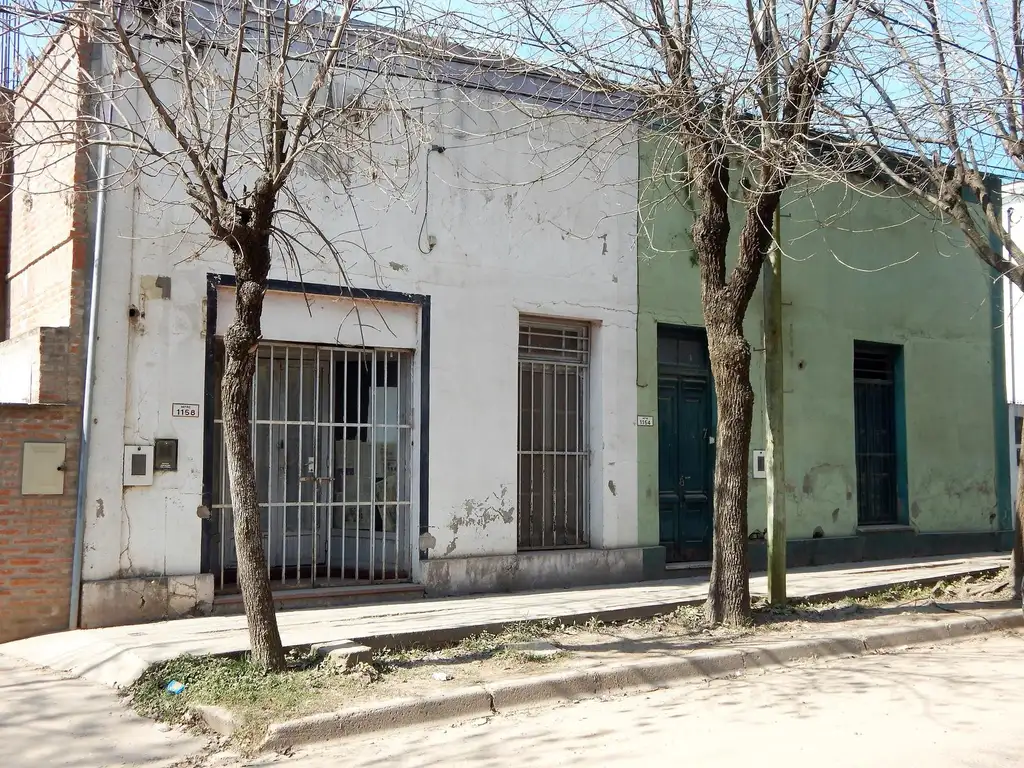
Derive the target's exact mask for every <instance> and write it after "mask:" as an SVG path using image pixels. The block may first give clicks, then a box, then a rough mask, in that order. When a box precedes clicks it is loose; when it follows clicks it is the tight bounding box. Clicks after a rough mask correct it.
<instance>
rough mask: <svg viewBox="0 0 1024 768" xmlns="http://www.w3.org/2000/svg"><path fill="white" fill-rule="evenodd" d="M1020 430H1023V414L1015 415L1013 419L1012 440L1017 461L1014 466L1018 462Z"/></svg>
mask: <svg viewBox="0 0 1024 768" xmlns="http://www.w3.org/2000/svg"><path fill="white" fill-rule="evenodd" d="M1021 432H1024V416H1015V417H1014V419H1013V442H1014V445H1015V446H1016V449H1017V455H1016V461H1017V463H1016V464H1014V466H1017V465H1018V464H1020V446H1021V439H1020V436H1021Z"/></svg>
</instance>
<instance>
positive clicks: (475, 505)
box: [444, 485, 516, 557]
mask: <svg viewBox="0 0 1024 768" xmlns="http://www.w3.org/2000/svg"><path fill="white" fill-rule="evenodd" d="M515 519H516V508H515V505H514V504H513V503H512V500H511V499H510V498H509V492H508V486H507V485H502V486H501V490H500V491H498V492H497V493H492V494H491V495H490V496H488V497H487V498H486V499H484V500H482V501H481V500H478V499H466V500H465V501H464V502H463V503H462V509H461V514H460V511H458V510H457V511H455V512H453V514H452V519H451V521H450V522H449V523H448V530H449V531H451V532H452V540H451V541H450V542H449V543H448V546H447V547H445V550H444V554H445V557H447V556H449V555H451V554H452V553H453V552H454V551H455V548H456V547H457V546H458V540H459V531H460V530H461V529H462V528H480V529H485V528H487V526H488V525H490V524H491V523H494V522H496V521H499V520H500V521H501V522H502V523H503V524H505V525H512V523H513V522H515Z"/></svg>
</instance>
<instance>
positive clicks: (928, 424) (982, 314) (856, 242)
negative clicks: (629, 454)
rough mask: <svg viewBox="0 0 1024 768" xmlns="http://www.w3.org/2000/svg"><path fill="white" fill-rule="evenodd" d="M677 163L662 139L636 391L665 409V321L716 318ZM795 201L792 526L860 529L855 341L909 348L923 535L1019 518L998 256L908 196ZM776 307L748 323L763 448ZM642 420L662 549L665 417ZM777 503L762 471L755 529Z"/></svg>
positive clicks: (648, 501) (649, 522)
mask: <svg viewBox="0 0 1024 768" xmlns="http://www.w3.org/2000/svg"><path fill="white" fill-rule="evenodd" d="M664 164H665V161H664V158H661V157H658V156H657V155H656V153H655V151H654V149H653V146H652V144H650V143H647V144H646V145H645V147H644V149H643V151H642V152H641V179H645V178H646V179H648V180H650V179H657V180H658V181H657V182H653V181H647V182H641V200H642V204H641V214H640V220H639V232H640V238H639V243H638V254H639V281H638V293H639V322H638V330H637V334H638V339H637V343H638V349H637V356H638V360H637V363H638V372H637V388H638V413H640V414H641V415H653V416H654V417H655V421H656V419H657V410H658V406H657V372H658V371H657V358H656V349H657V345H656V341H657V326H658V324H659V323H663V324H675V325H684V326H699V325H703V319H702V316H701V308H700V286H699V280H698V273H697V268H696V267H695V266H692V265H691V263H690V258H691V244H690V240H689V227H690V224H691V222H692V214H691V213H690V205H689V204H688V203H687V202H686V201H685V200H682V199H680V197H679V195H678V194H673V193H672V191H670V190H668V189H667V188H666V186H665V183H664V182H663V181H661V180H664V179H665V178H666V177H667V175H666V174H665V169H664V167H663V166H664ZM737 194H738V192H737ZM784 205H785V207H784V212H783V218H782V239H783V243H784V247H785V253H786V255H787V256H788V259H787V261H786V262H785V265H784V289H783V301H784V306H783V313H784V318H783V321H784V333H785V336H784V343H785V346H786V360H785V380H786V403H785V408H786V411H785V417H786V421H785V429H786V438H785V441H786V488H787V491H788V494H787V518H788V534H789V537H790V538H792V539H797V538H808V537H810V536H811V535H812V533H813V532H814V529H815V528H816V527H819V526H820V527H821V528H822V530H823V531H824V534H825V535H826V536H848V535H852V534H854V533H855V532H856V527H857V496H856V494H857V488H856V466H855V455H854V450H855V448H854V408H853V343H854V340H862V341H874V342H885V343H891V344H899V345H902V347H903V369H904V381H905V387H904V398H905V400H904V402H905V405H906V414H905V415H906V438H907V448H906V469H907V485H908V489H907V490H908V500H909V505H908V506H909V508H908V509H905V510H902V512H903V522H907V523H909V524H910V525H912V526H913V527H914V528H916V529H917V530H918V531H921V532H954V531H994V530H1001V529H1002V528H1003V527H1004V526H1003V525H1001V523H1006V522H1008V518H1005V516H1001V515H1000V510H999V509H998V507H999V504H998V503H997V489H996V485H997V478H998V477H999V476H1000V475H1001V474H1002V465H1000V464H998V463H997V456H996V445H997V437H996V434H997V433H996V424H995V419H994V416H993V414H994V413H1001V408H1000V409H999V410H996V400H995V397H996V392H997V388H994V387H993V375H994V367H995V365H996V361H995V359H994V344H996V343H998V345H1000V346H998V347H997V348H998V351H999V354H1001V353H1002V347H1001V344H1002V337H1001V334H1000V333H999V332H998V330H996V332H995V333H994V329H993V326H992V322H993V321H992V317H993V314H992V307H991V300H992V299H991V297H992V291H991V280H990V279H989V277H988V274H987V272H986V270H985V268H984V267H983V266H982V265H981V263H980V262H979V261H978V259H977V257H976V256H974V254H973V253H971V252H970V251H968V250H967V249H966V248H965V247H964V245H963V241H962V238H961V236H960V234H959V232H958V230H957V229H956V228H955V227H949V226H941V225H940V224H938V223H937V222H936V221H935V220H934V219H931V218H928V217H926V216H922V215H920V214H919V212H918V211H916V210H915V209H914V208H913V207H912V206H910V205H909V204H908V203H907V202H905V201H904V200H901V199H899V198H898V197H897V196H895V195H894V194H882V193H880V192H879V191H877V190H872V191H871V192H870V194H863V193H861V192H859V191H856V190H851V189H849V188H846V187H845V186H843V185H829V186H817V187H815V188H814V189H813V190H812V189H810V188H808V187H807V186H805V185H796V186H794V187H792V188H791V190H790V192H789V194H788V195H787V197H786V199H785V204H784ZM737 221H738V217H737V218H735V219H734V222H737ZM738 228H739V225H738V223H734V230H738ZM736 234H737V231H734V232H733V235H734V236H735V235H736ZM761 313H762V295H761V292H760V290H758V292H757V293H756V294H755V295H754V298H753V300H752V302H751V305H750V310H749V311H748V314H747V322H746V331H747V338H748V339H749V341H750V342H751V346H752V347H753V348H754V350H755V352H754V360H753V366H752V367H753V370H752V372H751V375H752V380H753V384H754V390H755V393H756V395H757V398H756V402H755V409H754V430H753V439H752V444H751V448H752V449H758V448H763V447H764V412H763V405H764V397H763V386H764V384H763V362H764V360H763V351H762V347H763V342H762V323H761ZM1004 421H1005V419H1003V420H1002V421H1000V423H999V429H1001V430H1002V429H1004V428H1005V424H1004V423H1003V422H1004ZM637 429H638V452H639V531H640V544H642V545H653V544H657V543H658V477H657V471H658V469H657V467H658V463H657V452H658V431H657V424H656V423H655V426H654V427H638V428H637ZM999 434H1000V435H1002V433H1001V432H1000V433H999ZM1000 439H1001V438H1000ZM1003 442H1005V440H1003ZM765 503H766V502H765V481H764V480H760V479H758V480H754V479H752V480H751V481H750V502H749V516H750V518H749V519H750V528H751V529H752V530H753V529H763V528H764V527H765V518H766V511H765ZM1001 517H1003V518H1004V519H1000V518H1001Z"/></svg>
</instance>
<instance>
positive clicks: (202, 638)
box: [0, 554, 1008, 686]
mask: <svg viewBox="0 0 1024 768" xmlns="http://www.w3.org/2000/svg"><path fill="white" fill-rule="evenodd" d="M1007 564H1008V558H1007V556H1006V555H995V554H984V555H976V556H957V557H947V558H936V559H931V560H912V561H906V560H904V561H884V562H873V563H859V564H856V565H852V566H842V567H839V566H828V567H819V568H803V569H794V570H793V571H791V572H790V574H789V579H788V592H789V596H790V598H791V599H817V598H825V597H835V596H837V595H840V594H849V593H863V592H865V591H875V590H879V589H883V588H886V587H889V586H894V585H899V584H911V583H919V582H931V583H934V582H937V581H941V580H944V579H951V578H957V577H961V576H965V575H969V574H974V573H982V572H991V571H995V570H997V569H999V568H1002V567H1005V566H1006V565H1007ZM765 589H766V584H765V577H764V576H763V575H761V576H755V577H754V578H752V579H751V591H752V593H753V594H755V595H758V594H764V591H765ZM706 592H707V579H705V578H693V579H672V580H667V581H657V582H644V583H640V584H627V585H618V586H610V587H592V588H586V589H571V590H569V589H566V590H559V591H553V592H552V591H549V592H525V593H517V594H501V595H479V596H473V597H461V598H447V599H441V600H418V601H413V602H407V603H387V604H383V605H355V606H344V607H339V608H326V609H312V610H298V611H287V612H282V613H280V614H279V615H278V621H279V624H280V628H281V635H282V639H283V641H284V643H285V645H286V646H298V645H309V644H312V643H320V642H330V641H335V640H344V639H351V640H359V641H361V642H363V643H365V644H369V645H372V646H377V647H379V646H382V645H388V644H389V643H396V642H400V641H402V640H403V639H404V640H405V641H406V642H409V641H410V640H417V641H419V642H429V641H432V642H438V641H441V640H447V639H453V640H454V639H460V638H462V637H465V636H467V635H468V634H472V633H474V632H479V631H481V630H484V629H496V628H498V627H500V626H503V625H507V624H512V623H516V622H521V621H536V620H540V619H561V620H563V621H571V620H576V621H582V620H586V619H588V618H590V617H597V618H599V619H601V620H604V621H613V620H622V619H627V618H635V617H645V616H651V615H653V614H656V613H660V612H664V611H670V610H672V609H674V608H675V607H677V606H679V605H684V604H694V603H698V602H700V601H701V600H703V598H704V597H705V595H706ZM248 645H249V643H248V634H247V631H246V625H245V618H244V617H243V616H214V617H204V618H193V619H180V620H177V621H166V622H160V623H155V624H140V625H133V626H126V627H110V628H106V629H92V630H79V631H75V632H60V633H56V634H52V635H44V636H42V637H34V638H28V639H25V640H17V641H15V642H11V643H6V644H3V645H0V658H3V657H4V656H6V657H13V658H15V659H21V660H24V661H26V662H28V663H29V664H31V665H33V666H37V667H49V668H51V669H54V670H58V671H62V672H67V673H70V674H72V675H75V676H78V677H82V678H84V679H86V680H91V681H93V682H97V683H102V684H104V685H108V686H125V685H128V684H130V683H132V682H133V681H134V680H136V679H137V678H138V676H139V675H141V674H142V673H143V672H144V671H145V670H146V668H147V667H149V666H150V665H152V664H155V663H158V662H161V661H165V660H167V659H171V658H174V657H176V656H180V655H182V654H186V653H191V654H216V653H231V652H238V651H244V650H246V649H247V648H248Z"/></svg>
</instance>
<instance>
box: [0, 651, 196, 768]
mask: <svg viewBox="0 0 1024 768" xmlns="http://www.w3.org/2000/svg"><path fill="white" fill-rule="evenodd" d="M0 743H2V744H3V752H2V753H0V765H3V766H4V768H121V767H122V766H123V767H124V768H128V767H129V766H146V768H158V767H159V766H169V765H172V764H174V763H176V762H178V761H179V760H180V759H181V758H182V756H184V755H188V754H192V753H195V752H197V751H199V750H200V749H202V747H203V746H204V745H203V742H202V741H201V740H199V739H195V738H190V737H188V736H186V735H184V734H182V733H180V732H178V731H175V730H170V731H168V730H167V729H166V728H165V727H162V726H160V725H158V724H156V723H154V722H152V721H150V720H146V719H144V718H141V717H138V716H137V715H135V714H134V713H133V712H129V711H127V710H125V709H124V708H123V707H122V706H121V703H120V701H118V698H117V695H116V694H115V693H114V692H113V691H111V690H109V689H108V688H105V687H103V686H99V685H96V684H94V683H89V682H86V681H84V680H69V679H65V678H63V677H61V676H60V675H57V674H54V673H51V672H44V671H41V670H36V669H33V668H31V667H27V666H25V665H17V664H13V663H11V660H10V659H3V658H2V657H0Z"/></svg>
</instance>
